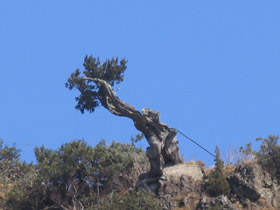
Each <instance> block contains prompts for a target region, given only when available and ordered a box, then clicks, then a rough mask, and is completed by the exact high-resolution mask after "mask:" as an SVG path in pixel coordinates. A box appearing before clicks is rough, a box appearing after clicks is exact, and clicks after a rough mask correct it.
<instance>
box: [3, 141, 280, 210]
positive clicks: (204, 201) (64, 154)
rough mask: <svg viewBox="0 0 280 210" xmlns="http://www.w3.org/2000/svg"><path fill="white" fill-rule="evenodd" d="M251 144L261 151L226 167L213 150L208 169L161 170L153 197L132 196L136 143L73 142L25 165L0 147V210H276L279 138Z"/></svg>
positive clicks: (40, 150)
mask: <svg viewBox="0 0 280 210" xmlns="http://www.w3.org/2000/svg"><path fill="white" fill-rule="evenodd" d="M257 140H258V141H261V146H260V148H259V150H258V151H253V150H252V147H251V144H247V145H246V147H245V148H240V152H241V153H240V154H239V156H240V158H239V160H238V161H237V162H236V163H234V164H230V165H226V166H225V165H224V164H223V161H222V160H221V159H220V152H219V148H218V147H217V149H216V164H215V167H214V168H212V169H208V168H207V167H206V166H205V165H204V164H203V163H202V162H192V163H184V164H182V165H181V166H180V165H177V166H176V167H175V166H174V167H173V166H170V167H168V168H166V170H165V174H164V176H163V178H162V180H160V181H159V184H160V190H159V191H158V192H156V193H148V192H146V191H139V192H137V191H136V190H135V185H136V183H137V181H138V177H139V175H140V174H141V173H143V172H145V171H148V170H149V161H148V159H147V157H146V154H145V152H144V151H143V150H142V149H139V148H136V147H135V146H134V144H122V143H118V142H113V143H112V144H110V145H108V144H106V142H105V140H102V141H100V143H99V144H97V145H96V146H95V147H92V146H90V145H88V144H87V142H85V141H84V140H74V141H72V142H70V143H65V144H63V145H62V146H61V147H60V148H58V149H57V150H51V149H47V148H45V147H44V146H41V147H36V148H35V149H34V151H35V156H36V163H30V164H28V163H26V162H24V161H20V150H18V149H17V148H16V145H13V146H7V145H5V144H4V142H3V140H0V209H5V210H41V209H42V210H47V209H48V210H89V209H97V210H109V209H112V210H113V209H117V210H118V209H122V210H123V209H124V210H134V209H135V210H138V209H139V210H140V209H143V210H144V209H145V210H149V209H152V210H156V209H165V210H167V209H177V210H179V209H182V210H183V209H216V210H217V209H279V208H280V205H279V203H280V176H279V174H280V161H279V160H280V146H279V144H277V141H278V137H277V136H268V138H258V139H257ZM180 167H181V172H180ZM187 168H190V171H186V170H187ZM175 169H176V171H175ZM172 170H173V171H172ZM182 170H184V171H185V172H183V171H182ZM192 172H193V173H192ZM198 172H199V173H198ZM197 174H201V175H199V176H198V175H197Z"/></svg>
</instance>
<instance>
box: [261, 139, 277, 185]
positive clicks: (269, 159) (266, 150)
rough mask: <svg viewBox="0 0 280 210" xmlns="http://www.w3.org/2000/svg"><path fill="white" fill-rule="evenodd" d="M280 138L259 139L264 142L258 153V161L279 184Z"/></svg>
mask: <svg viewBox="0 0 280 210" xmlns="http://www.w3.org/2000/svg"><path fill="white" fill-rule="evenodd" d="M278 139H279V137H278V136H268V137H267V138H257V139H256V140H257V141H262V144H261V146H260V149H259V151H258V152H257V153H256V157H257V161H258V163H259V164H260V166H262V167H263V168H264V169H265V170H266V171H268V172H269V173H270V174H271V175H272V176H273V177H275V178H276V179H277V180H278V182H280V145H278V144H277V141H278Z"/></svg>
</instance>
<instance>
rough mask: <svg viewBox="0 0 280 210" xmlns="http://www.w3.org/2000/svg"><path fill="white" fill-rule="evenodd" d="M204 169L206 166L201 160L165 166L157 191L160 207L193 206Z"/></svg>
mask: <svg viewBox="0 0 280 210" xmlns="http://www.w3.org/2000/svg"><path fill="white" fill-rule="evenodd" d="M205 169H206V166H205V165H204V164H203V163H201V162H197V163H195V162H192V163H183V164H179V165H175V166H169V167H166V168H165V169H164V170H163V172H164V177H165V179H162V180H160V185H161V188H160V189H159V191H158V193H157V198H158V200H159V202H160V204H161V206H162V209H165V210H167V209H168V210H169V209H173V208H175V207H184V206H193V207H195V206H196V205H197V203H198V200H199V197H200V193H201V182H202V179H203V177H204V173H205Z"/></svg>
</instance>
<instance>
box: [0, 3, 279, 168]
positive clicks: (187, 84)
mask: <svg viewBox="0 0 280 210" xmlns="http://www.w3.org/2000/svg"><path fill="white" fill-rule="evenodd" d="M279 11H280V1H276V0H274V1H272V0H271V1H260V0H247V1H244V0H235V1H225V0H212V1H201V0H191V1H185V0H178V1H167V0H154V1H131V0H120V1H113V0H108V1H94V0H84V1H69V0H59V1H57V0H56V1H55V0H48V1H46V0H45V1H44V0H42V1H31V0H25V1H13V0H9V1H1V3H0V28H1V33H0V71H1V76H0V96H1V103H0V138H2V139H3V140H4V142H5V143H7V144H9V145H11V144H12V143H13V142H15V143H16V145H17V146H18V147H19V148H20V149H22V159H23V160H26V161H32V160H33V161H34V159H35V157H34V152H33V149H34V147H35V146H41V145H45V146H46V147H47V148H52V149H56V148H58V147H59V146H60V145H62V144H63V143H66V142H70V141H71V140H73V139H80V138H84V139H85V140H86V141H87V142H88V143H89V144H90V145H95V144H96V143H98V142H99V141H100V140H101V139H102V138H104V139H106V140H107V141H108V143H110V142H111V141H112V140H114V139H115V140H117V141H121V142H126V143H129V142H130V137H131V135H135V134H137V133H138V132H137V130H136V129H135V128H134V127H133V123H132V121H131V120H129V119H127V118H121V117H117V116H114V115H112V114H111V113H109V112H108V111H107V110H106V109H104V108H103V107H100V108H98V110H97V111H96V112H95V113H92V114H90V113H85V114H83V115H82V114H80V112H79V111H77V110H75V109H74V106H75V103H76V102H75V100H74V98H75V96H77V94H78V92H76V91H69V90H68V89H66V88H65V86H64V84H65V82H66V80H67V77H68V76H69V75H70V73H71V72H73V71H74V70H75V69H76V68H82V63H83V58H84V56H85V55H86V54H89V55H90V54H93V55H95V56H99V57H100V58H101V59H102V60H105V59H106V58H111V57H113V56H114V57H116V56H118V57H120V58H126V59H127V60H128V69H127V71H126V72H125V81H124V82H123V83H122V84H121V85H120V88H121V89H120V90H119V91H118V92H117V95H118V96H119V97H120V98H121V99H123V100H124V101H126V102H127V103H130V104H131V105H133V106H135V107H136V108H137V109H142V108H143V107H148V108H152V109H156V110H159V111H160V113H161V120H162V122H164V123H166V124H168V125H169V126H171V127H175V128H178V129H179V130H181V131H183V132H185V133H186V134H187V135H188V136H190V137H192V138H193V139H195V140H196V141H198V142H199V143H201V144H202V145H203V146H205V147H206V148H207V149H209V150H211V151H212V152H214V150H215V146H216V145H218V146H219V147H220V149H221V152H222V153H223V154H226V153H227V151H228V149H229V148H230V147H231V146H234V147H239V146H242V145H245V143H246V142H249V141H250V142H254V143H255V138H256V137H266V136H267V135H270V134H275V135H279V134H280V132H279V129H280V111H279V109H280V97H279V93H280V83H279V79H280V12H279ZM178 139H179V142H180V143H179V145H180V149H181V153H182V154H183V155H184V158H185V160H186V161H188V160H190V159H195V160H203V161H204V162H205V163H206V164H207V165H211V164H213V163H214V162H213V158H212V157H211V156H209V155H208V154H207V153H205V152H204V151H203V150H201V149H200V148H198V147H197V146H196V145H194V144H193V143H191V142H190V141H188V140H187V139H185V138H183V137H182V136H181V135H179V134H178ZM138 145H139V146H142V147H143V148H145V147H146V145H147V144H146V143H145V140H143V142H141V143H139V144H138Z"/></svg>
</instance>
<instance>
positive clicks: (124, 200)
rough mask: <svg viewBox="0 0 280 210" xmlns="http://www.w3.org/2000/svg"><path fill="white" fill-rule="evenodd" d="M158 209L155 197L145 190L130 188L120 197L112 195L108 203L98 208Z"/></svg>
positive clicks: (113, 209) (105, 209)
mask: <svg viewBox="0 0 280 210" xmlns="http://www.w3.org/2000/svg"><path fill="white" fill-rule="evenodd" d="M132 209H133V210H150V209H153V210H159V209H160V207H159V204H158V203H157V201H156V200H155V198H154V197H153V196H152V195H151V194H149V193H147V192H146V191H140V192H136V191H135V190H130V191H129V192H128V193H126V194H125V195H123V196H121V197H114V198H113V201H112V202H111V203H108V204H107V205H105V206H104V207H101V208H99V210H132Z"/></svg>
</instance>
